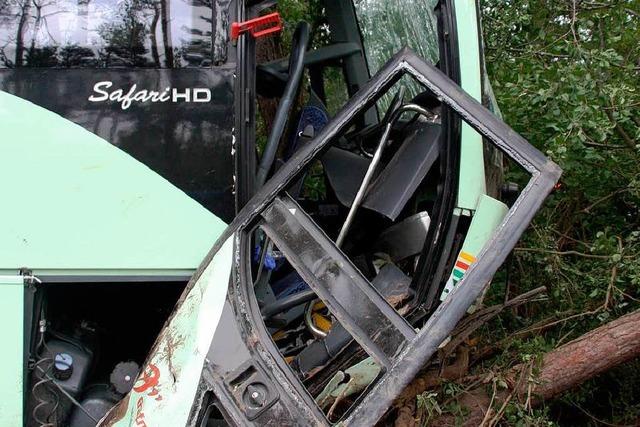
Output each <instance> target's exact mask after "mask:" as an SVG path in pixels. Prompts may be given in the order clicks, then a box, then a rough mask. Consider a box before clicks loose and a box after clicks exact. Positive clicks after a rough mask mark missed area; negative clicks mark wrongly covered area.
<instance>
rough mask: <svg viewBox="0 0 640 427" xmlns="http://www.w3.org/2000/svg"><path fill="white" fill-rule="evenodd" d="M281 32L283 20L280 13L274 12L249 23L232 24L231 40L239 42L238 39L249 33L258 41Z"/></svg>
mask: <svg viewBox="0 0 640 427" xmlns="http://www.w3.org/2000/svg"><path fill="white" fill-rule="evenodd" d="M280 31H282V19H281V18H280V14H279V13H278V12H273V13H270V14H268V15H264V16H259V17H257V18H253V19H250V20H248V21H244V22H234V23H232V24H231V40H238V37H240V35H241V34H244V33H249V34H251V35H252V36H253V37H254V38H256V39H257V38H259V37H264V36H268V35H269V34H275V33H279V32H280Z"/></svg>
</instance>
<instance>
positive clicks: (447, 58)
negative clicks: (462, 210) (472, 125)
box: [412, 0, 461, 317]
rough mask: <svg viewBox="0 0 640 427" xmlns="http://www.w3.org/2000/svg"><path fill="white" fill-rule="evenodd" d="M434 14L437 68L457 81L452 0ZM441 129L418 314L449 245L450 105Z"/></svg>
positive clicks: (453, 142)
mask: <svg viewBox="0 0 640 427" xmlns="http://www.w3.org/2000/svg"><path fill="white" fill-rule="evenodd" d="M436 14H437V17H438V31H439V33H440V37H439V47H440V70H441V71H442V72H443V73H444V74H446V75H447V76H448V77H449V78H450V79H451V80H453V81H454V82H455V83H457V84H460V56H459V50H458V32H457V28H456V24H455V9H454V4H453V1H452V0H442V1H441V2H440V3H439V4H438V6H437V7H436ZM443 107H444V108H443V114H442V128H443V135H442V138H443V141H444V143H443V144H440V147H441V148H440V150H441V153H440V176H442V177H444V179H443V182H442V183H441V184H440V185H438V193H437V197H436V202H435V204H434V206H435V209H434V212H433V220H432V221H431V226H430V227H429V231H428V232H427V238H426V239H425V244H424V247H423V249H422V254H421V255H420V261H419V263H418V268H417V272H416V275H415V276H414V277H413V282H412V286H413V287H414V289H416V290H417V295H416V299H415V301H417V302H420V303H421V304H422V306H421V307H419V309H418V310H417V311H416V312H415V313H414V316H415V317H421V316H423V315H424V314H427V313H428V312H430V311H431V310H432V309H433V308H434V306H435V304H436V303H437V302H438V299H437V298H435V297H434V296H437V292H435V291H434V289H433V288H436V289H439V288H440V287H442V279H443V276H444V274H443V272H442V271H440V269H438V266H439V265H441V264H442V263H444V262H445V261H446V260H447V259H448V258H449V256H450V248H449V247H447V246H446V245H445V240H446V237H447V236H448V235H450V234H451V233H452V232H453V230H451V227H452V218H453V210H454V209H455V205H456V199H457V196H458V181H459V177H460V144H461V134H460V133H461V120H460V117H459V116H458V114H456V113H455V112H454V111H453V110H452V109H451V108H449V107H447V106H443Z"/></svg>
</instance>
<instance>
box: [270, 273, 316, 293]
mask: <svg viewBox="0 0 640 427" xmlns="http://www.w3.org/2000/svg"><path fill="white" fill-rule="evenodd" d="M306 289H309V285H307V283H306V282H305V281H304V280H302V277H300V275H299V274H298V272H296V271H292V272H291V273H289V274H287V275H286V276H284V277H283V278H282V279H280V280H278V281H277V282H274V283H272V284H271V290H273V293H274V295H275V296H276V299H282V298H284V297H288V296H289V295H294V294H297V293H298V292H301V291H304V290H306Z"/></svg>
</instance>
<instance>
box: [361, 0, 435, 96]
mask: <svg viewBox="0 0 640 427" xmlns="http://www.w3.org/2000/svg"><path fill="white" fill-rule="evenodd" d="M436 3H437V0H354V5H355V9H356V15H357V16H358V24H359V25H360V32H361V33H362V41H363V43H364V50H365V55H366V57H367V63H368V65H369V73H370V74H371V75H373V74H375V73H376V72H378V70H379V69H380V67H382V65H383V64H384V63H385V62H387V60H388V59H389V58H391V57H392V56H393V54H394V53H396V52H397V51H398V50H400V49H401V48H403V47H405V46H408V47H410V48H411V49H412V50H413V51H415V52H416V53H417V54H418V56H420V57H422V58H424V59H425V60H426V61H428V62H430V63H432V64H436V63H437V62H438V59H439V54H438V26H437V20H436V15H435V12H434V7H435V4H436ZM404 86H406V87H405V89H408V93H409V94H411V95H416V94H417V93H418V91H419V90H418V87H417V86H416V85H413V84H409V82H408V81H407V83H406V84H404Z"/></svg>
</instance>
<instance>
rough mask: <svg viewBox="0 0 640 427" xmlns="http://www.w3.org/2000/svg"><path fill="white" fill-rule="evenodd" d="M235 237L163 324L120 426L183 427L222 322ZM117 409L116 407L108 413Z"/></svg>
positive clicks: (113, 423)
mask: <svg viewBox="0 0 640 427" xmlns="http://www.w3.org/2000/svg"><path fill="white" fill-rule="evenodd" d="M232 251H233V236H231V237H229V238H228V239H227V241H226V242H225V243H224V244H223V245H222V247H221V248H220V250H219V251H218V252H217V254H216V255H215V256H214V258H213V259H212V260H211V262H210V263H209V265H207V267H206V268H205V270H204V271H203V273H202V275H201V276H200V278H199V279H198V280H197V281H196V283H195V285H194V286H193V287H192V288H191V290H190V291H189V293H188V294H187V296H186V297H185V299H184V300H183V302H182V303H181V304H180V306H179V307H178V308H177V309H176V311H175V312H174V316H173V317H172V318H171V320H170V321H169V323H168V325H166V326H165V327H164V328H163V330H162V332H161V333H160V336H159V337H158V340H157V341H156V344H155V345H154V350H153V351H152V353H151V354H150V356H149V357H148V359H147V362H146V365H145V366H144V368H143V369H142V371H141V373H140V375H139V377H138V379H137V380H136V383H135V385H134V388H133V390H131V392H130V396H129V397H130V398H129V399H124V400H123V401H122V402H121V403H120V404H119V405H127V409H126V411H123V412H124V416H123V417H122V418H121V419H119V420H109V415H108V414H107V416H106V417H105V418H104V420H105V423H104V424H99V425H109V426H118V427H125V426H128V427H132V426H137V427H162V426H167V427H169V426H171V427H173V426H183V425H185V424H186V422H187V420H188V417H189V413H190V411H191V406H192V404H193V401H194V398H195V396H196V391H197V388H198V383H199V381H200V376H201V374H202V369H203V366H204V361H205V356H206V354H207V352H208V350H209V347H210V345H211V341H212V340H213V336H214V333H215V330H216V327H217V325H218V322H219V321H220V316H221V314H222V307H223V306H224V301H225V298H226V294H227V288H228V285H229V278H230V274H231V267H232V262H233V257H232ZM118 410H121V408H119V407H118V405H117V406H116V408H114V409H113V410H112V411H118Z"/></svg>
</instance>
